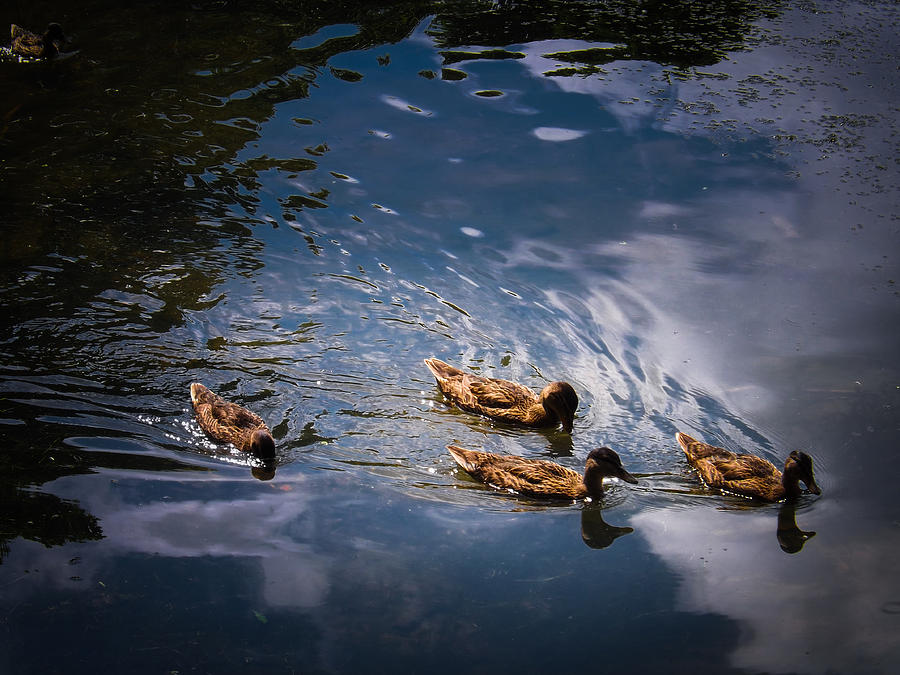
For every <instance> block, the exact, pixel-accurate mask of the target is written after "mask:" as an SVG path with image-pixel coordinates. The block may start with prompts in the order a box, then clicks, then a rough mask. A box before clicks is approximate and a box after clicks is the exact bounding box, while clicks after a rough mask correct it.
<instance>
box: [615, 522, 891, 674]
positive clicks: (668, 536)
mask: <svg viewBox="0 0 900 675" xmlns="http://www.w3.org/2000/svg"><path fill="white" fill-rule="evenodd" d="M775 508H776V507H774V506H772V507H760V508H751V509H749V510H745V511H735V510H722V509H711V508H703V507H699V506H698V507H694V508H685V509H677V508H668V509H665V510H646V511H643V512H641V513H638V514H637V515H635V516H634V517H633V518H632V519H631V522H632V524H633V525H634V527H635V529H636V530H637V532H638V533H639V534H640V536H642V537H644V538H645V540H646V542H647V545H648V546H649V547H650V549H651V551H653V553H655V554H656V555H658V556H659V557H660V558H661V559H662V560H664V561H665V562H666V564H667V565H668V566H669V567H671V568H672V570H673V571H674V572H676V574H677V575H678V578H679V579H680V580H681V581H680V583H679V586H678V600H677V604H678V606H679V607H680V608H681V609H684V610H686V611H689V612H694V613H698V614H706V613H712V614H719V615H723V616H727V617H729V618H730V619H733V620H735V621H737V622H738V623H739V624H741V625H742V626H743V628H744V630H743V631H742V634H743V636H744V637H743V639H742V640H741V643H740V645H739V646H738V647H737V648H736V649H735V651H734V652H733V653H732V655H731V661H732V664H733V665H734V666H735V667H737V668H742V669H746V670H748V671H751V672H777V673H823V672H843V673H851V672H853V673H865V672H884V671H883V669H882V668H883V666H886V664H887V663H888V659H891V658H895V657H896V656H897V655H898V643H897V638H896V622H894V621H892V620H890V618H889V617H887V616H886V615H885V616H882V615H879V612H878V608H879V607H880V606H882V605H883V604H884V602H885V601H886V600H888V599H890V598H894V597H898V590H900V589H898V586H897V583H896V581H894V582H893V583H892V584H891V586H893V587H890V586H884V585H882V584H880V583H873V582H874V581H875V580H886V579H895V578H896V575H895V574H894V572H893V571H892V569H893V563H892V562H891V561H890V560H887V559H886V558H885V557H884V556H883V555H882V553H881V552H883V551H884V550H888V549H890V550H898V548H897V546H900V537H898V536H897V533H896V532H890V533H889V536H890V538H892V539H893V540H894V541H893V544H892V545H891V543H890V542H886V541H873V540H872V538H871V533H864V532H860V530H859V529H856V531H854V529H853V528H854V524H853V523H852V518H850V517H849V516H848V515H847V514H840V515H839V514H835V513H834V512H833V510H834V509H835V508H836V506H835V505H833V504H832V505H825V506H824V507H823V506H822V505H821V504H817V505H816V509H815V511H810V512H808V513H806V514H805V515H804V516H803V518H804V520H807V519H808V520H809V521H813V522H817V523H821V522H823V521H824V520H825V519H826V518H829V520H831V527H835V528H836V531H830V532H820V533H819V536H818V537H817V538H816V540H814V541H812V542H810V543H809V545H808V547H807V548H806V549H804V550H803V552H802V554H800V555H799V556H790V555H785V554H784V552H783V551H782V550H781V548H780V547H779V546H778V545H777V544H776V541H773V540H774V539H775V537H773V532H775V531H776V530H778V528H780V525H781V524H780V523H779V522H778V521H779V519H778V517H777V515H776V513H775ZM829 511H832V512H831V513H829ZM835 516H838V519H839V520H841V521H844V522H842V523H840V525H836V524H835V522H834V518H835ZM848 518H849V520H850V521H851V522H849V523H848V522H847V520H848ZM837 528H839V529H837ZM779 534H780V532H779ZM837 536H839V537H843V538H844V539H843V541H842V542H841V546H835V545H834V544H835V542H834V541H828V539H830V538H833V537H837Z"/></svg>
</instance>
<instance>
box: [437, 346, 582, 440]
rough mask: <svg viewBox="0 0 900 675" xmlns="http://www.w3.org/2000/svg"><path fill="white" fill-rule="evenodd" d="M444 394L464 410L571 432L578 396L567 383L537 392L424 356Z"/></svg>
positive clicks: (560, 383)
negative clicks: (559, 427)
mask: <svg viewBox="0 0 900 675" xmlns="http://www.w3.org/2000/svg"><path fill="white" fill-rule="evenodd" d="M425 365H427V366H428V368H429V370H431V372H432V374H433V375H434V377H435V379H436V380H437V384H438V387H439V388H440V390H441V391H442V392H443V394H444V396H446V397H447V398H448V399H450V400H451V401H452V402H453V403H454V404H456V405H457V406H458V407H460V408H462V409H463V410H468V411H469V412H474V413H478V414H479V415H485V416H487V417H492V418H493V419H496V420H500V421H502V422H512V423H514V424H523V425H525V426H528V427H552V426H556V425H557V424H560V423H561V424H562V425H563V430H564V431H565V432H566V433H572V424H573V423H574V420H575V409H576V408H577V407H578V395H577V394H576V393H575V390H574V389H573V388H572V385H571V384H569V383H568V382H551V383H550V384H548V385H547V386H546V387H544V389H543V391H541V393H540V395H537V394H535V393H534V392H533V391H531V389H529V388H528V387H526V386H524V385H521V384H517V383H515V382H510V381H509V380H498V379H494V378H490V377H482V376H481V375H474V374H472V373H466V372H464V371H462V370H460V369H459V368H454V367H453V366H451V365H449V364H447V363H444V362H443V361H441V360H440V359H425Z"/></svg>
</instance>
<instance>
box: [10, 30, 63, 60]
mask: <svg viewBox="0 0 900 675" xmlns="http://www.w3.org/2000/svg"><path fill="white" fill-rule="evenodd" d="M9 35H10V38H11V40H12V41H11V42H10V45H9V48H10V51H11V52H12V53H13V54H17V55H19V56H25V57H28V58H32V59H40V58H50V57H53V56H56V54H58V53H59V48H60V47H61V46H62V43H63V42H64V41H65V36H64V35H63V32H62V28H60V26H59V24H58V23H51V24H50V25H49V26H47V30H46V32H45V33H44V34H43V35H36V34H35V33H32V32H30V31H27V30H25V29H24V28H22V27H21V26H17V25H16V24H11V25H10V27H9Z"/></svg>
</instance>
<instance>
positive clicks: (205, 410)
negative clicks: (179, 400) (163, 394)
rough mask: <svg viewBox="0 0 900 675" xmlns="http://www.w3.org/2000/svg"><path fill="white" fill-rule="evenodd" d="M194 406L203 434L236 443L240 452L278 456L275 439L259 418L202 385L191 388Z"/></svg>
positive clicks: (268, 456)
mask: <svg viewBox="0 0 900 675" xmlns="http://www.w3.org/2000/svg"><path fill="white" fill-rule="evenodd" d="M191 403H192V404H193V405H194V412H195V413H196V415H197V421H198V422H199V423H200V426H201V427H202V428H203V431H205V432H206V433H208V434H209V435H210V436H212V437H213V438H215V439H216V440H217V441H223V442H225V443H232V444H233V445H234V446H235V447H237V449H238V450H241V451H243V452H250V453H252V454H253V455H254V456H256V457H260V458H263V459H271V458H273V457H275V440H274V439H273V438H272V434H271V432H270V431H269V428H268V427H267V426H266V423H265V422H263V421H262V419H261V418H260V417H259V416H258V415H256V414H254V413H252V412H250V411H249V410H247V409H246V408H242V407H241V406H239V405H238V404H237V403H230V402H229V401H226V400H225V399H223V398H222V397H221V396H219V395H218V394H214V393H213V392H212V391H210V390H209V389H207V388H206V387H204V386H203V385H202V384H200V383H199V382H194V383H193V384H192V385H191Z"/></svg>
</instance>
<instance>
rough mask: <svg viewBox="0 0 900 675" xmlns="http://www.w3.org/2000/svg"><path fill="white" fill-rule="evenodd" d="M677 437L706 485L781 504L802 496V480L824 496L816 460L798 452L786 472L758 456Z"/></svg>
mask: <svg viewBox="0 0 900 675" xmlns="http://www.w3.org/2000/svg"><path fill="white" fill-rule="evenodd" d="M675 438H676V440H677V441H678V444H679V445H680V446H681V449H682V450H684V454H685V455H686V456H687V460H688V462H689V463H690V465H691V466H693V467H694V468H695V469H696V470H697V472H698V473H699V474H700V478H701V479H702V480H703V482H704V483H706V485H708V486H710V487H714V488H718V489H720V490H724V491H725V492H731V493H735V494H738V495H742V496H744V497H751V498H753V499H761V500H764V501H767V502H777V501H781V500H782V499H795V498H796V497H798V496H799V495H800V492H801V490H800V481H803V482H804V483H805V484H806V487H807V489H808V490H809V491H810V492H812V493H813V494H814V495H818V494H822V491H821V490H820V489H819V486H818V485H817V484H816V479H815V477H814V476H813V466H812V457H810V456H809V455H807V454H806V453H805V452H801V451H799V450H794V451H793V452H791V454H790V456H788V458H787V460H786V461H785V463H784V473H782V472H781V471H779V470H778V469H777V468H776V467H775V465H774V464H772V462H770V461H768V460H766V459H763V458H762V457H757V456H756V455H749V454H743V455H738V454H735V453H733V452H730V451H729V450H726V449H725V448H718V447H716V446H714V445H709V444H708V443H704V442H703V441H698V440H696V439H694V438H692V437H690V436H688V435H687V434H684V433H681V432H680V431H679V432H678V433H677V434H675Z"/></svg>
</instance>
